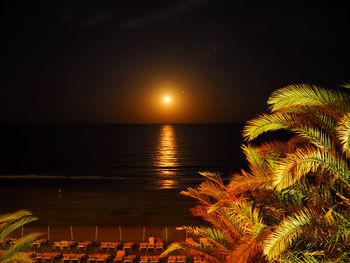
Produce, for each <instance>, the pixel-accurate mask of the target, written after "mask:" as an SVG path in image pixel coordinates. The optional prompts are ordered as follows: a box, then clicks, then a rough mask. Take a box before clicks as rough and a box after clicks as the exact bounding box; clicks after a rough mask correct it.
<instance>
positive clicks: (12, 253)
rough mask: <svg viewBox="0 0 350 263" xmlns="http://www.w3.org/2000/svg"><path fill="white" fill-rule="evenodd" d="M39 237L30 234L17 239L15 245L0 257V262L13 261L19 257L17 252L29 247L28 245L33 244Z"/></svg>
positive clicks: (36, 234) (37, 234)
mask: <svg viewBox="0 0 350 263" xmlns="http://www.w3.org/2000/svg"><path fill="white" fill-rule="evenodd" d="M40 235H41V234H39V233H30V234H28V235H26V236H24V237H22V238H20V239H18V240H17V241H16V243H15V244H14V245H13V246H12V247H11V248H10V249H9V250H8V251H6V252H5V253H4V254H3V255H1V260H2V261H7V260H14V259H15V258H16V257H17V256H18V255H19V252H21V251H23V250H25V249H26V248H27V247H29V245H30V244H31V243H33V242H34V241H35V240H36V239H37V238H38V237H39V236H40ZM24 258H25V257H24ZM2 261H1V262H2Z"/></svg>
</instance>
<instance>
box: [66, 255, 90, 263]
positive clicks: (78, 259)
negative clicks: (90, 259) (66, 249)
mask: <svg viewBox="0 0 350 263" xmlns="http://www.w3.org/2000/svg"><path fill="white" fill-rule="evenodd" d="M85 257H86V255H85V254H77V253H71V254H63V255H62V258H61V261H62V263H64V262H72V263H74V262H77V263H80V262H81V261H82V260H83V259H84V258H85Z"/></svg>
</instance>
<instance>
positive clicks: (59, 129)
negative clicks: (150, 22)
mask: <svg viewBox="0 0 350 263" xmlns="http://www.w3.org/2000/svg"><path fill="white" fill-rule="evenodd" d="M241 132H242V125H238V124H208V125H204V124H203V125H26V126H24V125H3V126H1V131H0V135H1V136H0V140H1V144H0V145H1V150H0V160H1V161H0V164H1V165H0V200H1V206H0V213H5V212H10V211H14V210H18V209H23V208H25V209H29V210H31V211H33V212H34V214H35V215H36V216H38V217H39V218H40V220H39V221H38V222H39V223H41V224H58V225H65V224H84V225H92V224H106V225H109V224H124V225H128V224H160V225H182V224H196V223H200V221H199V219H195V218H193V217H192V216H191V214H190V212H189V211H188V209H189V208H190V207H193V206H194V205H195V204H196V202H195V201H194V200H192V199H190V198H188V197H184V196H181V195H179V192H180V191H181V190H184V189H186V188H187V187H195V186H197V185H198V184H200V182H201V181H202V180H203V178H202V177H201V176H200V175H198V171H207V170H209V171H217V172H220V173H222V175H223V176H224V177H225V178H228V177H229V175H230V174H231V173H232V172H237V171H239V170H240V169H241V168H244V165H245V161H244V158H243V155H242V153H241V149H240V146H241V144H242V136H241Z"/></svg>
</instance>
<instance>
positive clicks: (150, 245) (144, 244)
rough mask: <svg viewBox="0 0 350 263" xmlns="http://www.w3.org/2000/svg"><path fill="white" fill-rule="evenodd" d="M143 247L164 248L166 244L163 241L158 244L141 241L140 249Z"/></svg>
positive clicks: (148, 248)
mask: <svg viewBox="0 0 350 263" xmlns="http://www.w3.org/2000/svg"><path fill="white" fill-rule="evenodd" d="M142 249H145V250H147V251H148V250H150V249H151V250H158V249H160V250H163V249H164V244H163V243H156V244H150V243H146V242H141V243H140V248H139V250H140V251H141V250H142Z"/></svg>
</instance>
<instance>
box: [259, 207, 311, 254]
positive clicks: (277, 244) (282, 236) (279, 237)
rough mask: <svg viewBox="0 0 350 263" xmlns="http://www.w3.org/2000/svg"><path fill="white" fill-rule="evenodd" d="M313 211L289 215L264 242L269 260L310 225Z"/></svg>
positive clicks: (289, 244)
mask: <svg viewBox="0 0 350 263" xmlns="http://www.w3.org/2000/svg"><path fill="white" fill-rule="evenodd" d="M311 219H312V213H311V212H310V211H308V210H304V211H301V212H299V213H298V214H296V215H295V216H292V217H288V218H286V219H285V220H284V221H282V223H281V224H280V225H279V226H278V227H277V229H276V230H275V231H274V232H273V233H272V234H271V235H270V236H269V237H268V238H267V240H266V241H265V243H264V254H265V255H266V257H267V258H268V259H269V260H272V259H274V258H276V257H277V256H279V255H280V254H281V253H282V252H283V251H284V250H286V249H287V248H288V247H289V246H291V245H292V244H293V242H294V241H295V240H297V239H298V238H299V237H300V235H301V234H302V232H303V230H304V229H305V228H307V227H308V226H309V225H310V221H311Z"/></svg>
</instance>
